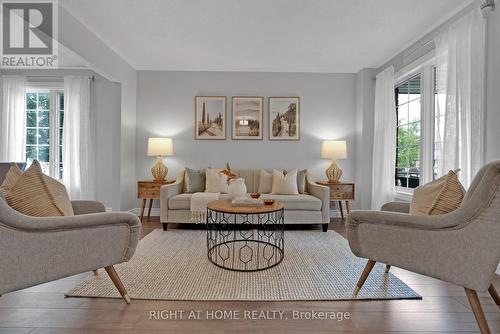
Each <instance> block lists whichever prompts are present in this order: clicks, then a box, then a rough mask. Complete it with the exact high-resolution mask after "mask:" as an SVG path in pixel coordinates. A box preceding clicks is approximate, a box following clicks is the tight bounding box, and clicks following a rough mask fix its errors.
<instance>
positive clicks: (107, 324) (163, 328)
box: [0, 218, 500, 334]
mask: <svg viewBox="0 0 500 334" xmlns="http://www.w3.org/2000/svg"><path fill="white" fill-rule="evenodd" d="M155 228H161V226H160V224H159V222H158V219H157V218H152V219H151V221H146V222H144V224H143V231H142V234H143V236H144V235H147V234H148V233H150V232H151V231H152V230H153V229H155ZM169 228H171V227H170V226H169ZM172 228H175V226H172ZM315 228H317V229H318V233H323V232H321V230H320V229H321V227H320V226H317V227H315ZM330 229H333V230H335V231H337V232H339V233H340V234H342V235H344V234H345V229H344V227H343V225H342V223H341V222H340V221H335V222H332V223H331V224H330ZM166 233H168V232H166ZM0 256H1V254H0ZM0 270H1V269H0ZM391 272H392V273H393V274H395V275H396V276H398V277H399V278H400V279H401V280H403V281H404V282H405V283H406V284H408V285H409V286H411V287H412V288H413V289H414V290H415V291H417V292H418V293H419V294H421V295H422V296H423V297H424V298H423V300H393V301H340V302H323V301H314V302H188V301H185V302H184V301H183V302H172V301H137V300H133V301H132V304H130V305H126V304H125V302H124V301H123V300H122V299H99V298H64V293H65V292H67V291H68V290H69V289H70V288H72V287H73V286H74V285H75V284H76V283H77V282H78V281H80V280H81V279H83V278H84V277H86V275H92V273H91V272H90V273H87V274H82V275H77V276H73V277H70V278H66V279H62V280H59V281H55V282H51V283H47V284H42V285H39V286H36V287H32V288H29V289H25V290H22V291H18V292H13V293H9V294H6V295H4V296H2V297H1V298H0V334H27V333H30V334H47V333H57V334H76V333H78V334H83V333H85V334H94V333H103V334H125V333H127V334H128V333H134V334H144V333H170V332H176V333H285V332H286V333H323V332H325V333H327V332H328V333H370V334H376V333H414V334H416V333H438V332H439V333H441V332H448V333H463V334H465V333H479V329H478V327H477V325H476V322H475V319H474V315H473V314H472V312H471V309H470V307H469V303H468V301H467V297H466V296H465V294H464V290H463V289H462V288H460V287H457V286H454V285H451V284H447V283H444V282H441V281H438V280H435V279H432V278H428V277H424V276H421V275H417V274H414V273H411V272H407V271H405V270H401V269H398V268H394V267H393V268H391ZM101 274H105V273H104V271H101ZM494 284H495V286H496V287H497V290H500V277H496V279H495V282H494ZM353 288H354V287H353ZM479 297H480V300H481V303H482V305H483V308H484V311H485V314H486V319H487V320H488V323H489V326H490V329H491V331H492V333H500V308H499V306H497V305H496V304H495V303H494V301H493V299H492V298H491V297H490V296H489V294H488V293H487V292H486V293H480V294H479ZM156 310H159V311H163V310H166V311H177V310H185V311H186V313H184V317H183V319H177V320H175V319H171V320H154V319H150V312H151V311H156ZM190 310H199V311H201V314H206V312H207V311H208V312H212V311H217V310H225V311H239V312H240V314H241V315H243V312H244V311H272V310H283V311H285V312H286V313H285V314H286V315H288V317H289V319H288V320H279V319H275V320H205V319H202V320H187V319H186V318H187V316H188V311H190ZM293 311H298V312H300V311H302V312H309V311H325V312H349V313H350V319H347V320H343V321H337V320H305V319H302V320H300V319H293ZM165 314H167V313H165ZM172 315H174V314H172ZM177 315H180V312H177ZM203 318H204V317H203Z"/></svg>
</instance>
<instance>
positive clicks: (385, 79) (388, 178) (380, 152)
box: [372, 66, 397, 210]
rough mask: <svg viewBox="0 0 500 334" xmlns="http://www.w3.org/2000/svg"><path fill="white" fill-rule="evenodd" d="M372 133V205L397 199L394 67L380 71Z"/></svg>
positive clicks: (373, 206) (374, 207)
mask: <svg viewBox="0 0 500 334" xmlns="http://www.w3.org/2000/svg"><path fill="white" fill-rule="evenodd" d="M376 79H377V81H376V83H375V126H374V133H373V167H372V209H373V210H380V208H381V206H382V205H383V204H385V203H387V202H390V201H393V200H394V195H395V185H394V169H395V166H396V127H397V124H396V122H397V120H396V101H395V96H394V67H392V66H391V67H389V68H387V69H385V70H384V71H382V72H380V73H379V74H378V75H377V78H376Z"/></svg>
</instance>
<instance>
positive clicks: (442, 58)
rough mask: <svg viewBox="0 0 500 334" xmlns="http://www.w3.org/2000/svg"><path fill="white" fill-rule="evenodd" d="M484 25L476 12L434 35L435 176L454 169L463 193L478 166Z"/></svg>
mask: <svg viewBox="0 0 500 334" xmlns="http://www.w3.org/2000/svg"><path fill="white" fill-rule="evenodd" d="M484 39H485V22H484V19H483V16H482V12H481V10H480V9H477V10H474V11H472V12H471V13H469V14H467V15H465V16H464V17H462V18H461V19H459V20H458V21H457V22H456V23H454V24H453V25H452V26H450V27H449V28H448V29H447V30H446V31H444V32H443V33H441V34H440V35H438V36H437V37H436V38H435V40H434V42H435V43H436V63H437V64H436V68H437V94H438V95H437V96H438V98H437V107H436V115H438V117H437V122H436V128H437V131H436V142H437V144H438V145H437V154H436V162H437V166H438V175H444V174H446V173H447V172H448V171H449V170H454V169H457V168H460V169H461V171H460V173H459V177H460V180H461V182H462V183H463V185H464V186H465V187H466V188H467V187H468V186H469V185H470V183H471V181H472V179H473V178H474V176H475V174H476V173H477V171H478V170H479V168H481V166H482V165H483V163H484V148H483V147H484V145H483V141H484V67H485V41H484Z"/></svg>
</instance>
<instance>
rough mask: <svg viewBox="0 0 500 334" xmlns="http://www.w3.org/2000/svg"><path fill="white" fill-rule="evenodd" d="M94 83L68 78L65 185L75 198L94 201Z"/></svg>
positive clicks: (63, 153)
mask: <svg viewBox="0 0 500 334" xmlns="http://www.w3.org/2000/svg"><path fill="white" fill-rule="evenodd" d="M91 138H92V133H91V122H90V80H89V77H87V76H65V77H64V124H63V136H62V155H63V157H62V158H63V168H64V169H63V183H64V184H65V186H66V187H67V189H68V193H69V195H70V197H71V199H94V192H95V179H94V172H93V166H94V161H92V158H93V152H92V147H93V145H92V139H91Z"/></svg>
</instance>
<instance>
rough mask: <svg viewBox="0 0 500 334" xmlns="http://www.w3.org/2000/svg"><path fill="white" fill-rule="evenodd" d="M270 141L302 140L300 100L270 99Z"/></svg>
mask: <svg viewBox="0 0 500 334" xmlns="http://www.w3.org/2000/svg"><path fill="white" fill-rule="evenodd" d="M269 140H300V98H298V97H270V98H269Z"/></svg>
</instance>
